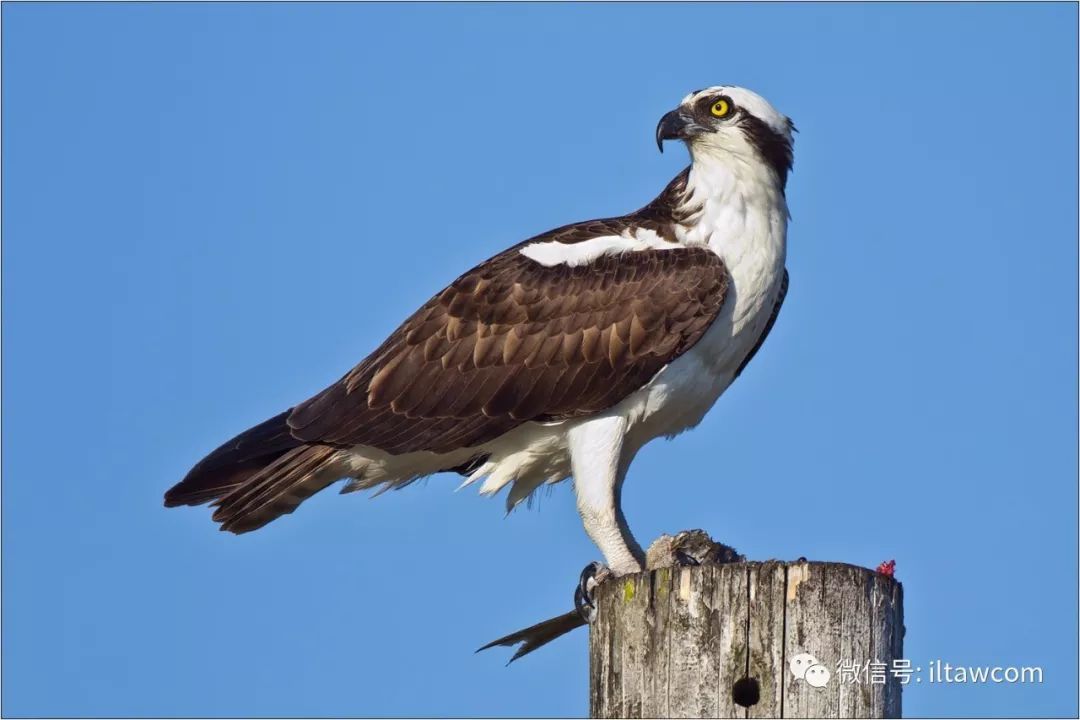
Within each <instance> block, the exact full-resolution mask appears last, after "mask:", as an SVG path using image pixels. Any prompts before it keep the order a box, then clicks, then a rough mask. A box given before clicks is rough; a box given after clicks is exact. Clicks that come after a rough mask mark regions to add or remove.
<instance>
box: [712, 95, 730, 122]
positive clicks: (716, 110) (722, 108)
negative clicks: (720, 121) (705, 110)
mask: <svg viewBox="0 0 1080 720" xmlns="http://www.w3.org/2000/svg"><path fill="white" fill-rule="evenodd" d="M710 111H711V112H712V114H713V117H720V118H722V117H724V116H725V115H727V114H728V113H729V112H731V103H729V102H728V101H727V100H725V99H724V98H720V99H719V100H717V101H716V102H714V103H713V104H712V107H711V108H710Z"/></svg>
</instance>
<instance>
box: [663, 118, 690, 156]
mask: <svg viewBox="0 0 1080 720" xmlns="http://www.w3.org/2000/svg"><path fill="white" fill-rule="evenodd" d="M693 127H696V125H695V124H694V123H693V121H692V120H690V119H689V118H687V117H686V116H685V115H683V114H682V111H681V110H672V111H671V112H669V113H667V114H666V115H664V117H662V118H660V122H659V123H657V125H656V147H658V148H660V152H664V141H665V140H688V139H689V138H690V130H691V129H692V128H693Z"/></svg>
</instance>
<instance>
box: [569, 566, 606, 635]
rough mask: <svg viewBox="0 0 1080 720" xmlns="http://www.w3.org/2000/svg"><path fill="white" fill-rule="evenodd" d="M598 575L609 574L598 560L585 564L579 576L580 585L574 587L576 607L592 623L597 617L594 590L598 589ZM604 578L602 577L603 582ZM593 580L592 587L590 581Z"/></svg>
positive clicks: (584, 618) (585, 619)
mask: <svg viewBox="0 0 1080 720" xmlns="http://www.w3.org/2000/svg"><path fill="white" fill-rule="evenodd" d="M598 575H604V576H605V577H606V575H607V568H606V567H605V566H604V565H603V564H602V563H598V562H595V561H594V562H591V563H589V564H588V565H586V566H585V569H584V570H582V571H581V575H580V577H578V585H577V587H576V588H575V589H574V608H575V609H576V610H577V612H578V615H580V616H581V618H582V619H583V620H584V621H585V622H587V623H591V622H592V621H593V620H595V619H596V605H595V604H594V603H593V592H594V591H595V590H596V586H597V585H599V582H597V581H596V577H597V576H598ZM602 581H603V578H601V582H602ZM590 582H592V587H590V586H589V583H590Z"/></svg>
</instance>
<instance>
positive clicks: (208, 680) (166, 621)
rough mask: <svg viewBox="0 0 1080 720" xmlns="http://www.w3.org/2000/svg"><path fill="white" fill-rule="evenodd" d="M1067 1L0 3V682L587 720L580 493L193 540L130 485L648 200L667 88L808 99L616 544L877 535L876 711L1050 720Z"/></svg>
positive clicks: (424, 506)
mask: <svg viewBox="0 0 1080 720" xmlns="http://www.w3.org/2000/svg"><path fill="white" fill-rule="evenodd" d="M1076 22H1077V9H1076V7H1075V6H1074V5H1068V4H1057V5H1045V4H1044V5H1033V4H1032V5H1008V4H995V5H971V4H966V5H929V4H918V5H875V6H870V5H847V4H831V5H798V6H795V5H683V6H659V5H587V6H575V5H521V6H505V5H483V6H481V5H454V6H432V5H424V6H377V5H365V6H361V5H307V6H299V5H252V4H235V5H211V4H199V5H175V4H171V5H148V4H123V5H104V4H87V5H74V4H10V3H7V4H5V5H4V6H3V90H2V92H3V97H2V100H3V108H4V114H3V181H4V182H3V210H4V213H3V373H4V388H3V389H4V397H3V429H4V433H3V460H2V463H3V498H2V500H3V505H2V507H3V510H2V513H3V630H4V632H3V659H4V663H3V681H4V683H3V691H4V692H3V706H2V711H3V714H4V715H5V716H16V715H31V714H33V715H70V714H79V715H107V716H108V715H207V714H209V715H235V714H241V715H263V714H274V715H293V714H298V715H324V714H336V715H403V714H415V715H435V714H438V715H443V714H446V715H503V714H506V715H521V714H529V715H582V714H584V713H585V712H586V709H587V695H586V691H587V676H586V665H587V658H586V647H585V646H586V636H585V633H584V632H582V631H579V632H577V633H576V634H575V635H572V636H569V637H567V638H564V639H562V640H560V641H559V642H558V643H557V644H555V645H553V646H551V647H549V648H547V649H545V650H543V651H541V652H539V653H537V654H535V655H534V656H531V657H529V658H527V659H525V660H524V661H522V662H520V663H517V664H515V665H513V666H511V667H510V668H505V667H503V664H504V663H505V661H506V659H507V657H508V655H507V653H504V652H501V651H494V652H489V653H485V654H481V655H475V656H474V655H473V654H472V651H473V649H474V648H476V647H477V646H479V645H480V644H482V643H484V642H486V641H488V640H490V639H492V638H494V637H497V636H498V635H501V634H503V633H505V632H508V631H510V630H514V629H517V628H519V627H521V626H523V625H525V624H528V623H531V622H534V621H536V620H539V619H541V618H544V617H547V616H549V615H551V614H555V613H557V612H562V611H563V610H564V609H566V608H567V607H568V603H569V601H570V594H571V589H572V586H573V583H574V581H575V579H576V576H577V573H578V571H579V569H580V568H581V567H582V566H583V565H585V563H587V562H588V561H590V560H592V559H594V558H595V557H597V551H596V550H595V549H594V548H593V546H592V545H591V544H590V543H589V541H588V539H587V538H586V536H585V534H584V532H583V530H582V529H581V525H580V521H579V519H578V517H577V515H576V513H575V511H574V503H573V496H572V492H571V488H570V487H569V485H562V486H560V487H558V488H556V489H555V490H554V492H552V493H551V494H550V496H546V497H542V498H541V499H540V502H539V503H538V507H535V508H534V509H533V510H531V511H524V510H522V511H518V512H516V513H514V514H513V515H511V516H510V517H504V512H503V503H502V500H501V498H500V499H498V500H490V499H484V498H479V497H477V496H476V494H475V493H474V492H473V491H471V490H467V491H462V492H459V493H455V492H454V488H455V487H456V485H457V482H456V481H455V478H454V477H451V476H436V477H434V478H431V479H430V480H429V481H427V482H425V483H422V484H417V485H415V486H413V487H410V488H408V489H407V490H404V491H402V492H398V493H389V494H386V495H383V496H381V497H379V498H378V499H375V500H368V499H366V498H365V497H363V496H357V495H353V496H346V497H340V496H338V495H336V494H334V493H333V492H327V493H324V494H323V495H321V496H317V497H316V498H314V499H312V500H311V501H309V502H308V503H307V504H305V505H304V507H303V508H302V509H301V510H300V511H299V512H297V513H296V514H295V515H292V516H290V517H288V518H286V519H284V520H282V521H279V522H276V523H274V524H272V525H270V526H268V527H267V528H265V529H264V530H262V531H260V532H257V533H254V534H250V535H246V536H242V537H236V536H232V535H227V534H224V533H219V532H217V531H216V529H215V526H214V525H213V524H212V523H211V522H210V520H209V517H208V512H206V511H205V509H194V510H192V509H184V510H165V509H164V508H162V507H161V495H162V492H163V491H164V490H165V489H166V488H167V487H169V486H170V485H171V484H173V483H174V482H175V481H176V480H177V479H179V478H180V477H181V476H182V475H183V474H184V473H185V472H186V471H187V469H188V468H189V467H190V466H191V465H192V464H193V463H194V462H195V461H197V460H198V459H199V458H200V457H201V456H202V455H203V454H204V453H205V452H206V451H208V450H210V449H212V448H213V447H214V446H216V445H217V444H219V443H220V442H221V441H223V440H224V439H226V438H227V437H229V436H231V435H232V434H234V433H235V432H237V431H240V430H242V429H244V428H246V427H248V426H250V425H252V424H254V423H256V422H258V421H261V420H263V419H265V418H266V417H269V416H270V415H273V414H275V413H277V412H279V411H280V410H282V409H284V408H286V407H289V406H290V405H292V404H294V403H296V402H297V401H300V400H302V399H304V398H306V397H308V396H309V395H311V394H312V393H314V392H315V391H317V390H319V389H321V388H322V387H323V386H325V385H326V384H328V383H329V382H331V381H332V380H335V379H336V378H337V377H338V376H339V375H340V374H341V373H343V372H344V371H345V370H347V369H348V368H349V367H351V366H352V365H353V364H354V363H355V362H356V361H358V360H359V359H360V358H362V357H363V356H364V355H365V354H366V353H367V352H369V351H370V350H372V349H373V348H374V347H375V346H376V344H377V343H378V342H379V341H381V340H382V338H383V337H384V336H385V335H386V334H387V333H388V332H390V331H391V330H392V329H393V328H394V327H395V326H396V324H397V323H398V322H400V321H401V320H402V319H403V318H404V317H405V316H406V315H407V314H408V313H409V312H411V311H412V310H413V309H414V308H415V307H416V306H417V305H418V304H420V303H421V302H423V301H424V300H426V299H427V298H428V297H429V296H430V295H431V294H433V293H434V292H435V291H437V290H438V289H439V288H441V287H442V286H443V285H444V284H445V283H446V282H448V281H449V280H451V279H453V278H454V277H455V276H456V275H458V274H459V273H460V272H462V271H464V270H466V269H467V268H469V267H470V266H472V265H473V264H475V263H476V262H478V261H480V260H483V259H484V258H486V257H488V256H489V255H491V254H493V253H494V252H496V251H498V250H500V249H502V248H503V247H505V246H506V245H509V244H511V243H514V242H517V241H518V240H521V239H523V238H525V237H527V236H529V235H532V234H534V233H537V232H540V231H542V230H545V229H547V228H550V227H553V226H555V225H559V224H563V223H566V222H570V221H574V220H579V219H585V218H589V217H597V216H603V215H611V214H618V213H622V212H625V211H628V210H631V209H634V208H636V207H638V206H640V205H642V204H643V203H645V202H646V201H648V200H649V199H651V198H652V197H653V196H654V195H655V194H656V193H657V192H658V191H659V190H660V189H661V188H662V187H663V186H664V184H665V183H666V182H667V181H668V180H669V179H670V178H671V177H672V176H674V175H675V174H676V173H677V172H678V171H679V170H680V169H681V167H682V166H683V165H684V163H685V162H686V156H685V152H684V151H682V150H681V149H680V148H678V147H676V146H671V147H670V150H669V152H667V153H665V154H664V155H659V154H658V153H657V152H656V147H655V145H654V143H653V136H652V134H653V129H654V127H655V125H656V122H657V120H658V119H659V118H660V116H661V115H662V114H663V113H664V112H666V111H667V110H669V109H671V108H672V107H674V106H675V104H676V103H677V102H678V100H679V99H680V98H681V97H682V96H683V95H684V94H685V93H686V92H687V91H689V90H691V89H695V88H698V87H703V86H707V85H711V84H716V83H733V84H740V85H744V86H747V87H750V88H753V89H755V90H757V91H758V92H761V93H762V94H764V95H765V96H766V97H768V98H770V99H771V100H772V101H773V102H774V104H776V105H777V106H778V107H779V108H780V109H781V110H782V111H783V112H785V113H787V114H789V115H790V116H791V117H793V118H794V120H795V122H796V123H797V125H798V127H799V130H800V134H799V135H798V136H797V145H796V161H795V172H794V174H793V175H792V177H791V181H790V184H789V188H788V194H789V198H790V205H791V211H792V215H793V221H792V224H791V228H790V234H789V265H788V266H789V269H790V272H791V278H792V280H791V292H790V294H789V295H788V299H787V302H786V304H785V307H784V312H783V314H782V315H781V317H780V320H779V322H778V323H777V325H776V328H775V330H774V331H773V333H772V335H771V337H770V338H769V341H768V343H767V344H766V345H765V347H764V349H763V351H762V352H761V353H760V354H759V355H758V357H757V358H756V359H755V361H754V363H753V364H751V366H750V368H749V369H748V370H747V371H746V373H745V374H744V375H743V376H742V377H741V378H740V380H739V382H738V383H736V384H735V385H734V386H733V387H732V388H731V390H730V391H729V392H728V393H727V394H726V395H725V396H724V397H723V398H722V400H721V401H720V402H719V403H718V405H717V407H716V408H714V410H713V411H712V412H711V413H710V414H709V416H708V417H707V418H706V420H705V421H704V422H703V423H702V424H701V425H700V426H699V427H698V428H697V429H696V430H694V431H693V432H691V433H688V434H685V435H683V436H681V437H679V438H678V439H676V440H674V441H672V442H662V441H660V442H656V443H654V444H652V445H650V446H648V447H647V448H646V449H645V450H644V451H642V453H641V454H640V455H639V456H638V459H637V461H636V462H635V464H634V466H633V468H632V470H631V473H630V477H629V480H628V483H627V488H626V492H625V497H624V502H625V507H626V512H627V515H628V517H629V520H630V523H631V525H632V527H633V528H634V530H635V532H636V534H637V536H638V537H639V538H641V539H642V540H643V541H644V542H648V541H649V540H651V539H652V538H654V537H656V536H657V535H658V534H659V533H661V532H664V531H675V530H679V529H683V528H690V527H703V528H706V529H708V530H709V531H711V532H712V533H713V534H714V535H715V536H716V537H717V538H719V539H722V540H725V541H727V542H729V543H731V544H733V545H735V546H736V547H738V548H739V549H740V550H742V551H743V552H745V553H747V554H748V555H750V556H751V557H753V558H756V559H766V558H770V557H779V558H794V557H798V556H800V555H805V556H808V557H811V558H815V559H822V560H842V561H847V562H852V563H857V564H861V565H867V566H871V567H873V566H875V565H877V564H878V563H879V562H881V561H882V560H885V559H887V558H896V560H897V575H898V577H899V578H900V579H901V580H902V581H903V582H904V586H905V592H906V611H907V640H906V647H905V649H906V653H905V654H906V655H907V657H908V658H911V659H913V660H914V661H915V662H916V663H918V662H926V661H929V660H932V659H943V660H945V661H950V662H953V663H954V664H956V663H958V664H966V665H987V664H989V665H1038V666H1041V667H1043V668H1044V673H1045V682H1044V683H1043V684H1042V685H1039V686H1032V685H1028V686H1018V685H1012V686H1006V685H999V686H990V685H983V686H977V685H962V686H961V685H953V686H941V685H937V686H927V685H925V684H924V685H921V686H911V688H910V689H909V690H908V691H907V692H906V693H905V697H904V707H905V710H906V712H907V713H908V714H913V715H927V714H940V715H948V714H957V713H963V714H965V715H1008V714H1026V713H1030V714H1036V715H1038V714H1051V715H1052V714H1075V713H1076V712H1077V680H1076V678H1077V646H1076V632H1077V625H1076V616H1077V604H1076V602H1077V595H1076V592H1077V554H1076V538H1077V444H1076V437H1077V408H1076V398H1077V374H1076V363H1077V334H1076V333H1077V312H1076V307H1077V306H1076V297H1077V275H1076V269H1077V206H1076V196H1077V174H1076V156H1077V141H1076V124H1077V70H1076V60H1077V44H1076V36H1075V29H1076Z"/></svg>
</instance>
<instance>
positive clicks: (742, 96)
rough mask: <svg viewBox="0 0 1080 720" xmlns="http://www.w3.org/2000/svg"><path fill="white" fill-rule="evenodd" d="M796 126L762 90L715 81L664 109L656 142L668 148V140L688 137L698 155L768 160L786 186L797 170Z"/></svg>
mask: <svg viewBox="0 0 1080 720" xmlns="http://www.w3.org/2000/svg"><path fill="white" fill-rule="evenodd" d="M794 130H795V126H794V124H792V122H791V119H790V118H788V117H787V116H785V115H782V114H781V113H779V112H777V110H776V108H774V107H773V106H772V105H770V104H769V101H768V100H766V99H765V98H763V97H761V96H760V95H758V94H757V93H755V92H752V91H750V90H747V89H745V88H740V87H735V86H731V85H715V86H713V87H710V88H706V89H704V90H695V91H694V92H692V93H690V94H689V95H687V96H686V97H684V98H683V99H682V102H680V103H679V107H678V108H676V109H675V110H672V111H671V112H669V113H668V114H666V115H664V117H663V118H661V119H660V123H659V124H658V125H657V126H656V144H657V145H658V146H659V147H660V150H661V152H663V149H664V146H663V142H664V140H676V139H677V140H683V141H685V142H686V145H687V147H688V148H689V149H690V155H691V156H692V157H693V158H694V159H695V160H697V159H704V158H706V157H716V156H720V157H725V156H726V157H728V158H731V157H734V158H736V159H739V160H743V161H744V162H748V163H756V164H764V165H765V166H766V167H768V168H769V169H771V170H772V171H773V172H774V173H775V174H776V177H777V180H778V181H779V183H780V187H781V188H783V186H784V185H785V184H786V183H787V175H788V172H789V171H790V170H791V163H792V159H793V155H792V144H793V140H792V132H794Z"/></svg>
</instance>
